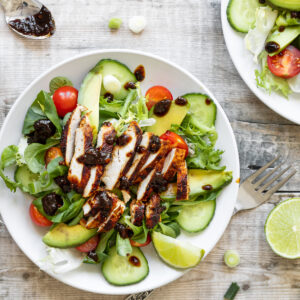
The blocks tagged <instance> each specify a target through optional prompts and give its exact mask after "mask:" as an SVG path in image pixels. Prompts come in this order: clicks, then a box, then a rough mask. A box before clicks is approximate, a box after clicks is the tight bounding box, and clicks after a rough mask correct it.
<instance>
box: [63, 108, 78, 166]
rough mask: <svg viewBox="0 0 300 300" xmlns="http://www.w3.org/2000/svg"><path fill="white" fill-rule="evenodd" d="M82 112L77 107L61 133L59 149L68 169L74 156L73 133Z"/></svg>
mask: <svg viewBox="0 0 300 300" xmlns="http://www.w3.org/2000/svg"><path fill="white" fill-rule="evenodd" d="M82 111H84V107H83V106H80V105H77V107H76V108H75V109H74V110H73V112H72V114H71V116H70V118H69V120H68V122H67V124H66V125H65V127H64V129H63V132H62V136H61V141H60V148H61V150H62V153H63V155H64V158H65V163H66V165H67V166H68V167H69V166H70V163H71V160H72V157H73V154H74V148H75V132H76V129H77V128H78V126H79V123H80V120H81V112H82Z"/></svg>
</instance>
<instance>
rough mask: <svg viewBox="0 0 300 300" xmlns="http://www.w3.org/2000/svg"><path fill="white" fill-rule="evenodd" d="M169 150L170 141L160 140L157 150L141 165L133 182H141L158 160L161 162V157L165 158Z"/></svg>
mask: <svg viewBox="0 0 300 300" xmlns="http://www.w3.org/2000/svg"><path fill="white" fill-rule="evenodd" d="M170 150H171V146H170V142H169V141H165V140H162V141H161V146H160V148H159V150H158V151H157V152H155V153H151V154H150V155H149V157H148V159H147V161H146V162H145V164H144V165H143V167H142V168H141V169H140V171H139V174H138V176H137V178H136V180H135V183H138V182H141V181H142V180H143V179H145V178H146V177H147V176H148V175H149V173H150V172H151V171H152V170H153V169H154V168H155V167H156V166H157V164H158V163H159V162H163V161H162V159H164V158H165V156H166V155H167V153H168V152H169V151H170Z"/></svg>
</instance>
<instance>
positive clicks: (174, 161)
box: [161, 148, 185, 181]
mask: <svg viewBox="0 0 300 300" xmlns="http://www.w3.org/2000/svg"><path fill="white" fill-rule="evenodd" d="M184 157H185V150H184V149H179V148H173V149H172V150H171V151H170V152H169V154H168V155H167V157H166V159H165V161H164V166H163V168H162V171H161V173H162V175H163V178H164V179H165V180H167V181H169V180H171V179H172V178H173V177H174V176H175V174H176V172H177V165H178V164H181V162H182V161H184Z"/></svg>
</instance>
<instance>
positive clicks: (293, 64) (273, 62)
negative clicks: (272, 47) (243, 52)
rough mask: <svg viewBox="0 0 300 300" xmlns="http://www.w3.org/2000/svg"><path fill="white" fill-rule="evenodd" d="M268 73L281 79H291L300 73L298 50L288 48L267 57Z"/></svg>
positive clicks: (299, 52) (299, 53) (292, 47)
mask: <svg viewBox="0 0 300 300" xmlns="http://www.w3.org/2000/svg"><path fill="white" fill-rule="evenodd" d="M268 67H269V69H270V71H271V72H272V73H273V74H274V75H276V76H278V77H282V78H291V77H294V76H296V75H298V74H299V73H300V50H298V49H297V48H296V47H294V46H288V47H286V48H285V49H284V50H283V51H281V52H280V53H278V54H276V55H274V56H268Z"/></svg>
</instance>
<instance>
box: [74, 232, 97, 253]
mask: <svg viewBox="0 0 300 300" xmlns="http://www.w3.org/2000/svg"><path fill="white" fill-rule="evenodd" d="M98 242H99V235H95V236H93V237H92V238H91V239H89V240H88V241H87V242H85V243H84V244H82V245H80V246H78V247H76V249H77V250H78V251H80V252H86V253H87V252H90V251H93V250H95V249H96V247H97V245H98Z"/></svg>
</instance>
